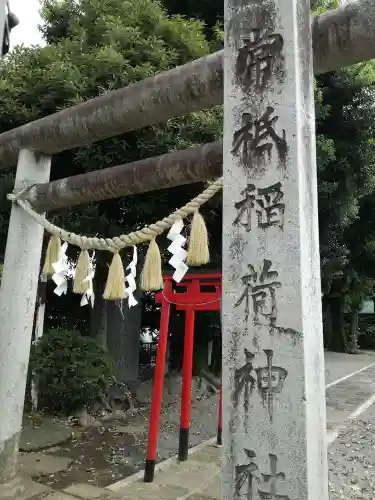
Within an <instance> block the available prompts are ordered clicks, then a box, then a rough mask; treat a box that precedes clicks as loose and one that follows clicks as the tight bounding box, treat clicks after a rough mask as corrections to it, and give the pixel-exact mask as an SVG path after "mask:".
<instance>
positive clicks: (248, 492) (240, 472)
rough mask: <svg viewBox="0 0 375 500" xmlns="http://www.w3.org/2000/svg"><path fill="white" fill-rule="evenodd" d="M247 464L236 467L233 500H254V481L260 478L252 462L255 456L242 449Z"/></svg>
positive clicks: (255, 465) (249, 451) (250, 451)
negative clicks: (234, 499)
mask: <svg viewBox="0 0 375 500" xmlns="http://www.w3.org/2000/svg"><path fill="white" fill-rule="evenodd" d="M244 452H245V455H246V457H247V459H248V460H247V463H246V464H243V465H236V485H235V498H236V499H237V500H242V499H244V500H252V499H253V498H254V480H255V479H258V481H259V479H260V478H261V476H260V473H259V469H258V466H257V464H256V462H255V461H254V459H255V457H256V454H255V453H254V452H253V451H252V450H247V449H244Z"/></svg>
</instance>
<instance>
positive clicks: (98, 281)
mask: <svg viewBox="0 0 375 500" xmlns="http://www.w3.org/2000/svg"><path fill="white" fill-rule="evenodd" d="M107 275H108V266H106V265H105V264H103V263H101V262H97V264H96V269H95V279H94V283H93V285H94V293H95V302H94V307H93V308H92V309H91V312H90V337H92V338H94V339H95V340H97V341H98V342H99V344H100V345H102V346H103V347H104V348H106V349H107V301H106V300H104V299H103V292H104V288H105V283H106V280H107Z"/></svg>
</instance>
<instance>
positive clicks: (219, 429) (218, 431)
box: [216, 427, 223, 446]
mask: <svg viewBox="0 0 375 500" xmlns="http://www.w3.org/2000/svg"><path fill="white" fill-rule="evenodd" d="M221 434H222V429H221V427H218V429H217V440H216V444H218V445H219V446H221V445H222V444H223V441H222V439H221Z"/></svg>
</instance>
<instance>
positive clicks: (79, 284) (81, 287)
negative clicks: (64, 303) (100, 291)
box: [73, 249, 90, 295]
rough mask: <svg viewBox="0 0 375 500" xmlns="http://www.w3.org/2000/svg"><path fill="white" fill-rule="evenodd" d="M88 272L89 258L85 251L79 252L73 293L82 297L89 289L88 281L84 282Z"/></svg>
mask: <svg viewBox="0 0 375 500" xmlns="http://www.w3.org/2000/svg"><path fill="white" fill-rule="evenodd" d="M89 272H90V256H89V252H88V251H87V250H85V249H82V250H81V253H80V254H79V257H78V262H77V267H76V272H75V276H74V285H73V293H79V294H81V295H83V294H84V293H85V292H87V290H88V289H89V287H90V283H89V281H88V280H87V281H84V280H85V279H86V278H87V276H88V275H89Z"/></svg>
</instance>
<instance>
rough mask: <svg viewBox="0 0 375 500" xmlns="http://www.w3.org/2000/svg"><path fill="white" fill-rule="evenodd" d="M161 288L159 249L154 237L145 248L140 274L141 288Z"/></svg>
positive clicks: (153, 290) (154, 290)
mask: <svg viewBox="0 0 375 500" xmlns="http://www.w3.org/2000/svg"><path fill="white" fill-rule="evenodd" d="M163 288H164V282H163V275H162V270H161V256H160V250H159V247H158V244H157V243H156V241H155V238H154V239H153V240H151V242H150V245H149V247H148V250H147V254H146V258H145V263H144V266H143V270H142V275H141V289H142V290H143V291H144V292H156V291H158V290H162V289H163Z"/></svg>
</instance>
